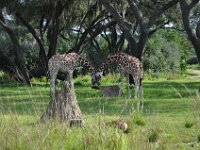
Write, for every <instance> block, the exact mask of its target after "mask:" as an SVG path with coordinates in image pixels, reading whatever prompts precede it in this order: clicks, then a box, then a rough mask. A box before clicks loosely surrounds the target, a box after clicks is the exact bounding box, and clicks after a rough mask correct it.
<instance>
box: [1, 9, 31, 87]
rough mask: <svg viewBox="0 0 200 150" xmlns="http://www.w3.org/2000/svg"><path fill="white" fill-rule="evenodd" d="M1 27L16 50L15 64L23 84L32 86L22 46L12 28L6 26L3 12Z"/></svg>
mask: <svg viewBox="0 0 200 150" xmlns="http://www.w3.org/2000/svg"><path fill="white" fill-rule="evenodd" d="M0 25H1V26H2V27H3V29H4V30H5V31H6V32H7V34H8V36H9V37H10V40H11V41H12V43H13V46H14V49H15V55H16V57H15V63H16V65H17V67H18V68H19V74H20V75H21V77H22V82H23V83H25V84H27V85H30V80H29V72H28V70H27V68H26V64H25V59H24V52H23V51H22V49H21V46H20V44H19V41H18V38H17V36H16V35H15V33H14V31H13V30H12V28H11V27H10V26H9V25H8V24H6V22H5V20H4V17H3V14H2V12H0Z"/></svg>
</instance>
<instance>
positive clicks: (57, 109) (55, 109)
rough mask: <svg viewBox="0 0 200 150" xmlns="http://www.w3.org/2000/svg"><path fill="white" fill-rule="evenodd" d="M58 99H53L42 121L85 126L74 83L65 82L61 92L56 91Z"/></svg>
mask: <svg viewBox="0 0 200 150" xmlns="http://www.w3.org/2000/svg"><path fill="white" fill-rule="evenodd" d="M55 97H56V99H52V100H51V101H50V103H49V105H48V106H47V109H46V112H45V113H44V114H43V115H42V117H41V120H42V121H44V120H48V119H51V118H54V119H56V120H59V121H66V122H67V123H68V124H69V125H70V126H72V125H76V126H81V127H82V126H83V124H84V121H83V119H82V114H81V110H80V108H79V106H78V104H77V99H76V94H75V91H74V86H73V83H72V84H70V83H69V82H68V81H64V83H63V86H62V89H61V91H60V92H58V91H56V96H55Z"/></svg>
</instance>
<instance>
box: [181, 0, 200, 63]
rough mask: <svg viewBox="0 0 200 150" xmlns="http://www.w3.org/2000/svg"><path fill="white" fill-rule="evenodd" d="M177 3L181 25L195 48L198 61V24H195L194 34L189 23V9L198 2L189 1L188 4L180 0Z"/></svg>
mask: <svg viewBox="0 0 200 150" xmlns="http://www.w3.org/2000/svg"><path fill="white" fill-rule="evenodd" d="M179 3H180V8H181V13H182V21H183V26H184V28H185V31H186V33H187V35H188V38H189V40H190V41H191V43H192V45H193V47H194V49H195V52H196V56H197V59H198V62H199V63H200V38H199V26H198V24H197V27H196V34H195V33H194V31H193V30H192V27H191V24H190V11H191V9H192V8H193V7H194V6H195V5H196V4H197V3H198V1H197V0H196V1H193V2H191V3H190V4H187V2H186V1H185V0H181V1H180V2H179Z"/></svg>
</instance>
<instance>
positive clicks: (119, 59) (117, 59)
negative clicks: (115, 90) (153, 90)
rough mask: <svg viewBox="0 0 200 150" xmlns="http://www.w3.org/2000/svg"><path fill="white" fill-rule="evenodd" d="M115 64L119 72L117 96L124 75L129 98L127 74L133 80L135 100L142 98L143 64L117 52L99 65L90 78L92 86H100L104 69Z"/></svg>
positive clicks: (134, 58) (132, 57) (136, 59)
mask: <svg viewBox="0 0 200 150" xmlns="http://www.w3.org/2000/svg"><path fill="white" fill-rule="evenodd" d="M111 64H115V65H116V66H117V67H118V69H119V72H120V91H119V96H121V94H122V85H123V81H124V79H123V78H124V75H125V74H126V79H127V80H126V82H127V87H128V94H129V98H130V97H131V91H130V84H129V74H131V76H132V77H133V79H134V83H135V86H134V89H135V95H134V96H135V98H138V97H142V94H143V93H142V79H143V64H142V62H141V61H140V60H139V59H138V58H136V57H134V56H130V55H128V54H125V53H122V52H119V53H116V54H113V55H109V56H108V57H107V58H106V60H105V61H104V62H103V63H101V64H100V66H99V67H98V69H97V70H96V71H95V72H96V73H94V74H93V76H92V86H96V84H100V83H101V82H100V81H101V77H102V74H103V71H104V69H106V68H107V67H108V66H109V65H111Z"/></svg>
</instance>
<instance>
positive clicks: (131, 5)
mask: <svg viewBox="0 0 200 150" xmlns="http://www.w3.org/2000/svg"><path fill="white" fill-rule="evenodd" d="M199 9H200V4H199V0H191V1H190V0H188V1H187V0H140V1H137V0H115V1H114V0H111V1H108V0H97V1H92V0H48V1H47V0H44V1H39V0H15V1H13V0H1V2H0V32H1V35H2V36H1V37H0V41H1V44H0V58H1V59H0V69H1V70H4V71H5V72H6V73H8V74H10V75H11V76H12V77H13V78H15V79H17V80H19V81H21V82H23V83H25V84H30V79H31V78H32V77H40V76H43V75H46V72H47V62H48V59H50V58H51V57H52V56H53V55H54V54H55V53H57V52H61V53H68V52H77V53H84V54H85V55H86V56H87V57H90V59H92V61H94V64H98V62H99V61H101V58H103V57H105V56H106V55H107V54H108V53H114V52H118V51H124V52H126V53H128V54H131V55H134V56H136V57H138V58H142V57H143V56H146V54H145V53H149V51H148V50H149V48H148V46H149V45H147V44H148V40H149V39H151V38H155V36H153V35H155V34H158V31H160V30H161V29H162V30H168V29H171V30H174V31H175V32H176V33H182V34H179V36H182V35H184V36H186V34H187V36H188V37H189V40H190V41H191V44H192V47H193V49H194V50H195V53H196V55H197V58H198V60H199V61H200V36H199V35H200V21H199ZM158 35H161V34H158ZM156 38H157V37H156ZM161 39H163V37H161ZM165 40H166V41H167V39H165ZM175 40H177V41H178V38H175ZM150 42H153V41H152V40H151V41H150ZM179 42H181V41H180V40H179ZM153 43H154V42H153ZM150 45H151V44H150ZM158 45H159V44H158ZM158 45H157V46H158ZM180 45H181V44H180ZM146 47H147V48H146ZM187 47H189V46H188V45H187V46H186V47H181V46H179V47H178V48H179V49H181V50H180V51H182V52H183V51H184V50H185V49H187ZM150 49H151V48H150ZM172 53H173V51H172ZM174 53H176V52H174ZM184 53H185V54H186V53H187V52H184ZM176 54H177V55H178V53H176ZM96 56H99V57H98V59H95V58H97V57H96ZM181 56H182V54H181ZM145 58H147V57H145Z"/></svg>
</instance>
